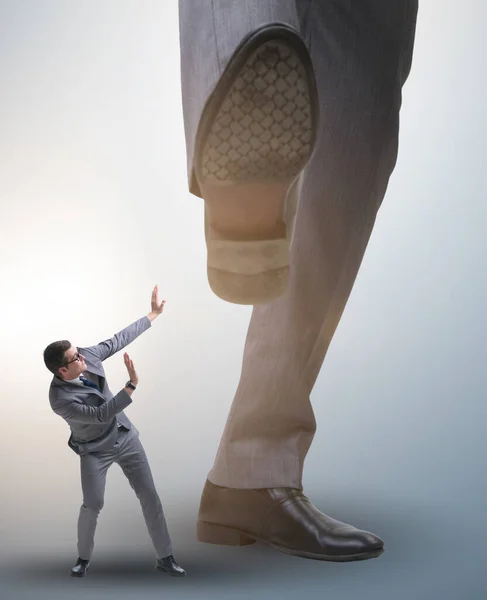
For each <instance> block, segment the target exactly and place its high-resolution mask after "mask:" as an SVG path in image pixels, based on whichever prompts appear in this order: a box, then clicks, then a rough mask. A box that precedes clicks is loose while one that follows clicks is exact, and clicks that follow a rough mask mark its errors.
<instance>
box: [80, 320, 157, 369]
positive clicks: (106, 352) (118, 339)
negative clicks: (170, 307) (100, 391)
mask: <svg viewBox="0 0 487 600" xmlns="http://www.w3.org/2000/svg"><path fill="white" fill-rule="evenodd" d="M150 326H151V320H150V318H149V316H148V315H147V316H146V317H142V318H141V319H138V320H137V321H135V322H134V323H132V324H131V325H129V326H128V327H125V329H122V331H119V332H118V333H116V334H115V335H114V336H113V337H111V338H109V339H108V340H105V341H103V342H100V343H99V344H96V345H95V346H90V347H89V348H85V350H87V351H88V352H91V353H92V354H94V355H95V356H96V357H97V358H98V359H99V360H101V361H102V362H103V361H104V360H106V359H107V358H110V356H113V355H114V354H116V353H117V352H118V351H119V350H122V348H125V346H128V345H129V344H131V343H132V342H133V341H134V340H135V339H136V338H138V337H139V335H141V334H142V333H144V331H147V330H148V329H149V328H150Z"/></svg>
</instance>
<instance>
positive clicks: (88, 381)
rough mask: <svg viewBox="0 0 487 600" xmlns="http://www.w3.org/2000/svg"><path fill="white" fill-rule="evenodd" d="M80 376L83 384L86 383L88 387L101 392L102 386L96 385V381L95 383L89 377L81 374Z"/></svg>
mask: <svg viewBox="0 0 487 600" xmlns="http://www.w3.org/2000/svg"><path fill="white" fill-rule="evenodd" d="M79 378H80V379H81V381H82V382H83V384H84V385H86V386H87V387H91V388H94V389H95V390H98V391H99V392H101V390H100V388H99V387H98V386H97V385H96V383H93V382H92V381H90V380H89V379H87V378H86V377H84V376H83V375H80V376H79Z"/></svg>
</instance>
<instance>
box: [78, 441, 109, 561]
mask: <svg viewBox="0 0 487 600" xmlns="http://www.w3.org/2000/svg"><path fill="white" fill-rule="evenodd" d="M114 458H115V453H114V452H100V453H97V454H86V455H85V456H81V459H80V466H81V488H82V491H83V504H82V505H81V508H80V511H79V517H78V556H79V557H80V558H83V559H85V560H90V558H91V555H92V552H93V547H94V544H95V530H96V524H97V521H98V515H99V513H100V511H101V509H102V508H103V502H104V496H105V483H106V477H107V471H108V468H109V467H110V465H111V464H112V463H113V461H114Z"/></svg>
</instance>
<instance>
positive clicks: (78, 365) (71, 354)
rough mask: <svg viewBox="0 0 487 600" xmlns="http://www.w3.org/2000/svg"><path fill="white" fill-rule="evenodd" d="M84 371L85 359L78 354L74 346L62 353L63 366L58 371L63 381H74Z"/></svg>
mask: <svg viewBox="0 0 487 600" xmlns="http://www.w3.org/2000/svg"><path fill="white" fill-rule="evenodd" d="M84 371H86V362H85V357H84V356H83V355H82V354H80V353H79V352H78V348H76V346H71V348H69V349H68V350H66V352H65V353H64V365H63V366H62V367H61V368H60V369H59V372H60V373H61V375H62V377H63V379H76V377H79V376H80V375H81V373H83V372H84Z"/></svg>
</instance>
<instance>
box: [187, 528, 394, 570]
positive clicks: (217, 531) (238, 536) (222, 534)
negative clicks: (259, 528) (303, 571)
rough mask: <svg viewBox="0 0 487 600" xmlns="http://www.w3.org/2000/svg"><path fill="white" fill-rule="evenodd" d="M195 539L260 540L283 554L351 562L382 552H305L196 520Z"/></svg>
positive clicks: (229, 543)
mask: <svg viewBox="0 0 487 600" xmlns="http://www.w3.org/2000/svg"><path fill="white" fill-rule="evenodd" d="M196 539H197V540H198V541H199V542H202V543H204V544H216V545H220V546H249V545H251V544H255V542H262V543H263V544H266V545H267V546H270V547H271V548H274V549H275V550H278V551H279V552H283V553H284V554H291V555H293V556H299V557H301V558H309V559H313V560H324V561H329V562H352V561H359V560H368V559H370V558H377V557H378V556H380V555H381V554H383V552H384V548H383V547H382V548H377V549H375V550H370V551H369V552H361V553H360V554H347V555H338V556H337V555H328V554H317V553H314V552H305V551H302V550H294V549H292V548H286V547H284V546H280V545H278V544H273V543H272V542H269V541H268V540H265V539H263V538H260V537H257V536H249V534H248V533H245V532H244V531H240V530H238V529H233V528H230V527H225V526H224V525H215V524H213V523H206V522H204V521H198V522H197V533H196Z"/></svg>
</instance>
